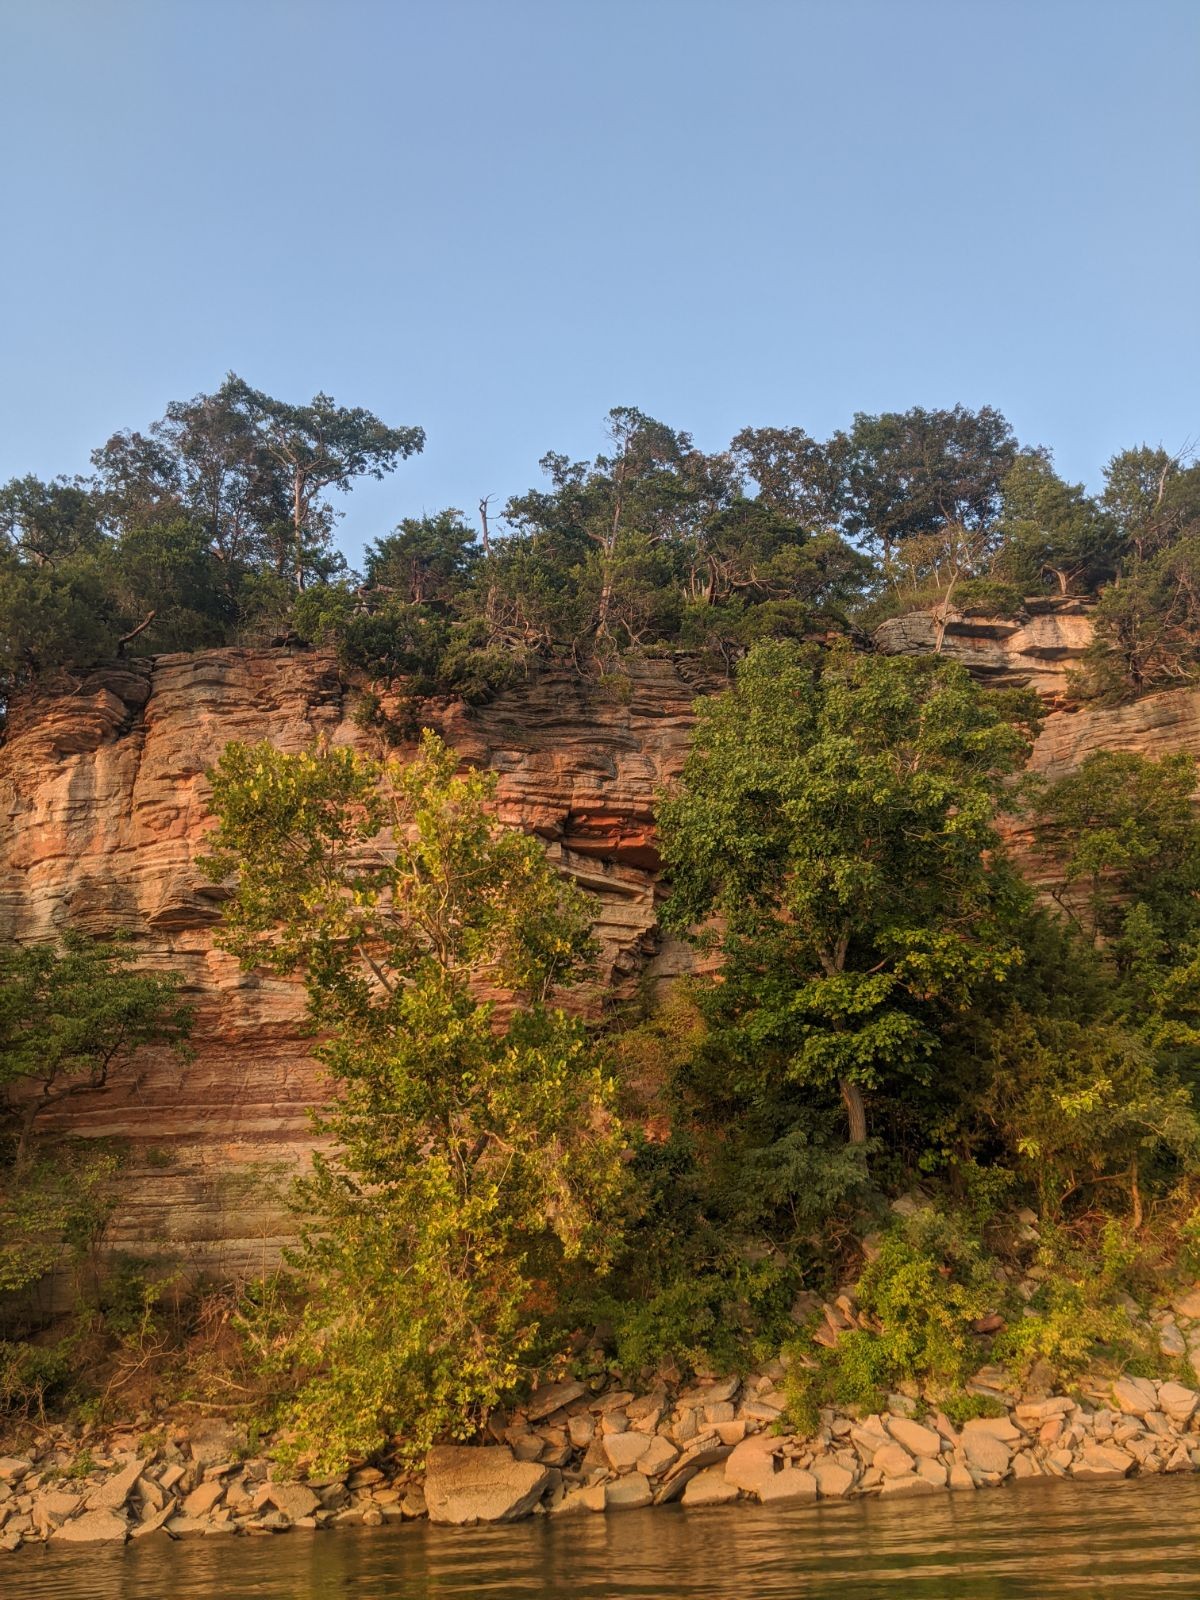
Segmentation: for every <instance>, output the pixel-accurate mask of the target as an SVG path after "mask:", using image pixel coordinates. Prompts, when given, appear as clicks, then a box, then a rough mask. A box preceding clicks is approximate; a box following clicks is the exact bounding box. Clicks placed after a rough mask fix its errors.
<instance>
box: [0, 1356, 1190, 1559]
mask: <svg viewBox="0 0 1200 1600" xmlns="http://www.w3.org/2000/svg"><path fill="white" fill-rule="evenodd" d="M782 1377H783V1369H782V1368H781V1367H780V1366H779V1365H778V1364H777V1363H773V1364H771V1365H770V1366H768V1367H767V1368H766V1369H765V1370H764V1371H763V1372H760V1373H758V1374H757V1375H755V1376H754V1377H752V1378H749V1379H747V1380H746V1381H745V1382H742V1381H741V1380H739V1379H737V1378H725V1379H722V1380H720V1381H712V1382H708V1383H703V1384H697V1385H694V1386H693V1387H691V1388H685V1389H683V1390H680V1391H678V1392H675V1393H669V1392H668V1391H667V1389H666V1388H665V1387H664V1388H658V1389H655V1390H653V1391H651V1392H650V1393H648V1394H640V1395H639V1394H635V1393H634V1392H633V1391H631V1390H627V1389H608V1390H605V1391H603V1392H601V1393H598V1394H596V1393H592V1392H590V1391H589V1390H588V1389H587V1388H586V1387H585V1386H584V1385H583V1384H582V1383H579V1382H575V1381H567V1382H562V1383H555V1384H550V1385H547V1386H545V1387H543V1388H541V1389H538V1390H536V1391H535V1392H534V1394H533V1395H532V1396H531V1398H530V1399H529V1401H528V1402H527V1403H526V1404H525V1405H524V1406H522V1407H521V1408H520V1409H518V1410H514V1411H512V1412H511V1413H509V1414H507V1415H498V1416H496V1417H495V1418H494V1419H493V1421H492V1423H491V1425H490V1433H491V1438H490V1440H489V1441H488V1442H486V1443H485V1444H483V1445H440V1446H438V1447H436V1448H435V1449H434V1450H432V1451H431V1452H430V1455H429V1459H428V1461H427V1463H426V1470H425V1473H424V1474H423V1475H422V1474H419V1473H412V1472H405V1471H400V1470H395V1471H389V1470H386V1469H385V1468H383V1467H376V1466H361V1467H358V1468H356V1469H354V1470H352V1471H350V1472H347V1473H342V1474H338V1475H336V1476H328V1477H322V1478H315V1477H314V1478H309V1479H308V1480H307V1481H306V1482H297V1481H291V1480H283V1479H282V1478H280V1477H279V1476H277V1475H276V1469H275V1468H274V1467H273V1465H272V1463H271V1462H270V1461H269V1460H268V1459H266V1458H265V1457H255V1458H252V1459H235V1457H234V1455H233V1454H232V1453H231V1445H232V1443H233V1436H232V1434H231V1432H230V1430H229V1429H228V1428H225V1427H223V1426H222V1425H221V1424H200V1425H197V1426H193V1427H192V1428H190V1429H180V1430H177V1431H176V1432H175V1433H173V1434H172V1435H170V1436H169V1437H167V1438H164V1439H163V1440H161V1441H160V1442H157V1443H155V1442H153V1441H152V1440H148V1439H146V1438H142V1439H141V1440H138V1439H135V1438H133V1437H127V1438H122V1437H121V1436H116V1437H110V1438H109V1439H108V1440H106V1441H105V1443H106V1448H107V1451H108V1453H107V1454H104V1455H102V1457H101V1458H100V1459H98V1460H96V1459H93V1458H92V1457H91V1454H90V1452H89V1453H88V1454H87V1455H81V1454H78V1453H76V1454H75V1456H74V1457H73V1458H72V1454H71V1451H70V1449H69V1448H68V1447H67V1445H66V1444H65V1443H64V1441H63V1440H62V1439H60V1440H59V1441H58V1442H57V1443H55V1442H54V1441H53V1440H52V1439H47V1440H46V1441H43V1444H42V1446H41V1447H40V1448H39V1449H38V1451H36V1452H31V1453H30V1455H28V1456H6V1457H0V1548H2V1549H6V1550H14V1549H16V1548H18V1546H19V1545H21V1544H22V1543H23V1542H31V1541H35V1540H46V1539H50V1540H54V1541H73V1542H89V1541H102V1540H117V1541H124V1540H125V1539H127V1538H134V1539H137V1538H141V1537H143V1536H144V1535H146V1534H152V1533H158V1532H162V1533H163V1534H164V1535H166V1536H169V1537H174V1538H183V1537H187V1536H190V1535H220V1534H238V1533H244V1534H271V1533H281V1532H284V1531H286V1530H287V1529H290V1528H310V1529H318V1528H323V1527H328V1526H339V1525H344V1524H346V1523H354V1524H359V1525H362V1526H366V1527H377V1526H379V1525H381V1524H383V1523H385V1522H395V1521H402V1520H407V1519H412V1518H417V1517H423V1516H426V1515H428V1516H429V1518H430V1519H431V1520H432V1521H433V1522H438V1523H448V1524H462V1523H469V1522H503V1521H511V1520H513V1519H515V1518H517V1517H523V1516H527V1515H530V1514H532V1513H537V1514H549V1515H555V1516H562V1515H567V1514H570V1513H573V1512H585V1511H591V1512H603V1511H619V1510H626V1509H630V1508H634V1507H638V1506H651V1505H656V1506H660V1505H666V1504H669V1503H671V1502H673V1501H679V1502H681V1503H682V1504H683V1505H684V1506H707V1505H724V1504H726V1503H728V1502H731V1501H734V1500H751V1501H756V1502H759V1503H761V1504H764V1505H777V1504H783V1503H790V1504H799V1503H803V1502H805V1501H809V1502H811V1501H819V1500H843V1499H846V1498H848V1497H861V1496H881V1497H890V1496H893V1495H906V1494H908V1495H911V1494H932V1493H934V1492H935V1491H938V1490H970V1491H973V1490H975V1489H980V1488H987V1487H991V1486H993V1485H998V1484H1001V1483H1004V1482H1006V1481H1008V1480H1011V1479H1030V1478H1072V1479H1075V1480H1077V1481H1086V1480H1093V1479H1110V1478H1124V1477H1128V1476H1131V1475H1133V1474H1137V1473H1170V1472H1191V1471H1193V1470H1194V1469H1195V1468H1197V1467H1200V1393H1197V1391H1196V1390H1195V1389H1192V1388H1188V1387H1185V1386H1184V1385H1182V1384H1179V1383H1174V1382H1159V1381H1156V1380H1150V1379H1145V1378H1132V1377H1124V1378H1120V1379H1117V1380H1116V1381H1115V1382H1106V1383H1104V1384H1103V1385H1099V1386H1094V1387H1092V1388H1090V1389H1089V1388H1088V1387H1087V1386H1085V1388H1084V1389H1083V1390H1081V1391H1080V1392H1079V1393H1078V1395H1077V1396H1075V1397H1072V1396H1068V1395H1049V1394H1043V1395H1041V1396H1037V1395H1033V1394H1027V1395H1024V1396H1018V1395H1016V1394H1012V1393H1007V1392H1006V1391H1005V1389H1004V1383H1005V1377H1004V1374H1003V1373H1001V1372H999V1371H998V1370H995V1369H990V1368H984V1369H982V1370H981V1371H980V1372H979V1373H978V1374H977V1375H976V1378H975V1380H974V1381H973V1382H972V1384H971V1386H970V1387H971V1388H972V1390H973V1391H974V1392H975V1393H976V1394H978V1395H982V1396H987V1397H990V1398H991V1400H992V1401H993V1402H994V1405H993V1406H992V1407H989V1409H994V1410H996V1412H997V1415H994V1416H983V1417H976V1418H973V1419H972V1420H970V1421H967V1422H965V1423H964V1424H963V1425H962V1426H961V1427H957V1426H955V1424H954V1423H953V1422H952V1421H951V1420H950V1419H949V1418H948V1417H946V1416H945V1415H944V1414H942V1413H941V1412H939V1411H937V1410H936V1409H930V1410H928V1411H927V1412H926V1414H924V1415H923V1416H921V1417H918V1416H917V1410H918V1406H917V1402H916V1401H915V1400H914V1399H913V1398H912V1397H911V1396H908V1395H903V1394H895V1395H891V1396H889V1398H888V1405H887V1408H886V1409H885V1410H883V1411H880V1412H878V1413H874V1414H872V1415H870V1416H851V1415H848V1414H844V1413H842V1412H838V1411H833V1410H826V1411H823V1412H822V1413H821V1417H820V1426H819V1427H818V1429H817V1430H816V1432H815V1433H812V1434H806V1435H801V1434H797V1433H794V1432H787V1431H784V1424H783V1420H782V1419H783V1413H784V1404H785V1397H784V1395H783V1393H782V1392H781V1391H780V1389H779V1387H778V1385H779V1382H780V1380H781V1379H782ZM1001 1411H1002V1414H1000V1413H1001ZM85 1468H86V1469H87V1470H86V1471H85V1470H83V1469H85Z"/></svg>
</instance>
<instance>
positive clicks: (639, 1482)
mask: <svg viewBox="0 0 1200 1600" xmlns="http://www.w3.org/2000/svg"><path fill="white" fill-rule="evenodd" d="M603 1487H604V1507H605V1510H607V1511H635V1510H637V1508H638V1507H639V1506H648V1505H649V1504H650V1502H651V1501H652V1500H653V1499H654V1491H653V1490H652V1489H651V1487H650V1480H649V1479H648V1478H647V1477H646V1475H645V1473H644V1472H630V1473H627V1474H626V1475H625V1477H623V1478H617V1479H616V1480H615V1481H614V1482H612V1483H606V1484H605V1485H604V1486H603Z"/></svg>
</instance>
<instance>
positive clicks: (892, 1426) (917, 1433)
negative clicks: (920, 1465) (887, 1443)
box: [887, 1417, 942, 1457]
mask: <svg viewBox="0 0 1200 1600" xmlns="http://www.w3.org/2000/svg"><path fill="white" fill-rule="evenodd" d="M887 1428H888V1432H889V1433H890V1434H891V1436H892V1438H893V1439H895V1441H896V1443H897V1444H902V1445H903V1446H904V1448H905V1449H906V1450H907V1451H908V1452H909V1454H910V1455H914V1456H930V1457H932V1456H936V1455H937V1454H938V1453H939V1451H940V1450H941V1448H942V1440H941V1436H940V1434H937V1433H935V1432H934V1431H933V1429H932V1428H927V1427H925V1426H924V1424H923V1423H920V1422H913V1421H912V1419H911V1418H910V1417H889V1418H888V1424H887Z"/></svg>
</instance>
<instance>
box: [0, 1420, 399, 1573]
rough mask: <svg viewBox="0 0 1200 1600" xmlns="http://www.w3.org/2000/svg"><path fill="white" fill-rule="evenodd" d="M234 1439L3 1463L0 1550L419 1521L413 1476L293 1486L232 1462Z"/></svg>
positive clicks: (211, 1436) (119, 1443) (193, 1434)
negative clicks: (43, 1543)
mask: <svg viewBox="0 0 1200 1600" xmlns="http://www.w3.org/2000/svg"><path fill="white" fill-rule="evenodd" d="M231 1439H232V1434H231V1430H229V1429H228V1428H225V1427H223V1426H222V1425H220V1424H217V1425H215V1426H212V1425H207V1426H206V1425H204V1424H201V1425H200V1426H199V1427H195V1428H192V1429H189V1430H180V1431H179V1432H178V1433H176V1435H175V1436H174V1437H173V1438H172V1439H171V1440H170V1441H169V1442H164V1443H162V1444H155V1443H149V1442H148V1441H147V1440H145V1439H144V1438H143V1439H142V1440H135V1439H132V1438H122V1437H121V1436H120V1435H118V1436H116V1438H115V1439H113V1440H112V1441H110V1442H109V1451H110V1453H102V1454H101V1455H100V1457H99V1458H96V1456H95V1455H94V1453H93V1451H92V1450H91V1449H89V1450H87V1451H86V1452H85V1453H82V1452H80V1453H75V1454H74V1456H73V1457H72V1455H71V1453H70V1452H69V1451H67V1450H64V1449H63V1448H62V1446H61V1444H59V1445H58V1446H56V1445H55V1443H54V1441H53V1440H47V1441H43V1444H42V1447H41V1448H39V1450H38V1451H37V1452H35V1453H34V1454H31V1455H30V1456H3V1457H0V1550H8V1551H11V1550H16V1549H18V1548H19V1547H20V1545H21V1544H23V1543H30V1542H33V1541H46V1540H50V1541H53V1542H55V1543H76V1544H85V1543H101V1542H112V1541H116V1542H118V1543H124V1542H125V1540H126V1539H130V1538H132V1539H139V1538H142V1537H144V1536H145V1535H146V1534H151V1533H159V1532H162V1533H164V1534H165V1535H167V1536H168V1537H171V1538H176V1539H182V1538H187V1537H190V1536H193V1535H207V1534H212V1535H219V1534H237V1533H247V1534H269V1533H283V1532H286V1531H287V1530H288V1529H289V1528H322V1527H327V1526H330V1525H339V1524H346V1523H355V1524H362V1525H365V1526H367V1527H371V1526H378V1525H379V1524H380V1523H383V1522H386V1521H392V1520H399V1519H401V1518H412V1517H423V1516H424V1515H425V1501H424V1497H423V1495H422V1491H421V1484H420V1475H419V1474H411V1473H399V1474H391V1475H389V1474H388V1473H385V1472H383V1471H382V1470H381V1469H380V1468H378V1467H360V1468H358V1469H356V1470H354V1471H351V1472H346V1473H341V1474H339V1475H336V1476H332V1477H325V1478H310V1479H308V1480H307V1481H306V1482H303V1483H302V1482H296V1481H292V1480H289V1479H281V1478H279V1477H278V1476H276V1469H275V1468H274V1467H273V1464H272V1463H271V1462H269V1461H268V1460H266V1459H265V1458H263V1457H257V1458H253V1459H236V1458H234V1457H233V1456H231V1455H230V1453H229V1445H230V1443H231ZM35 1455H36V1459H35ZM85 1469H86V1470H85Z"/></svg>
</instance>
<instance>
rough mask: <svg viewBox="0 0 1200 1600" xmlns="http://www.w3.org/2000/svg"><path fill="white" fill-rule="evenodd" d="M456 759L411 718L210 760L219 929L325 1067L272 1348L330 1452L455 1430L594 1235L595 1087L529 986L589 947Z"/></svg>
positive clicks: (601, 1131) (505, 1377) (416, 1447)
mask: <svg viewBox="0 0 1200 1600" xmlns="http://www.w3.org/2000/svg"><path fill="white" fill-rule="evenodd" d="M456 768H457V757H456V756H455V755H454V753H453V752H452V751H450V750H448V749H447V748H446V747H445V746H444V745H443V744H442V743H441V742H440V741H439V740H438V739H436V738H435V737H434V736H433V735H432V734H430V733H426V734H425V736H424V740H423V743H422V748H421V753H420V755H419V757H418V758H417V759H416V760H415V761H414V762H412V763H411V764H410V765H408V766H404V765H401V764H398V763H390V764H386V765H383V764H379V763H376V762H373V761H367V760H364V759H363V758H361V757H359V756H357V755H355V754H353V753H352V752H350V751H347V750H331V751H327V752H315V753H310V754H307V755H297V756H286V755H282V754H280V753H279V752H278V751H275V750H273V749H272V748H271V747H270V746H269V745H256V746H249V747H248V746H241V745H231V746H229V747H228V748H227V749H226V751H225V753H224V755H223V756H222V758H221V761H220V763H219V765H218V766H217V768H216V769H215V770H214V772H213V774H212V781H213V805H214V809H215V811H216V814H217V818H218V827H217V830H216V833H215V835H214V837H213V844H214V854H213V856H212V858H211V860H210V861H209V863H208V865H209V869H210V871H211V872H212V873H213V874H214V876H216V877H218V878H227V877H228V876H230V875H231V874H234V873H236V874H237V883H236V889H235V892H234V896H233V899H232V900H231V901H230V903H229V910H228V915H227V919H226V923H225V927H224V930H223V932H222V934H221V940H222V943H223V944H224V945H225V946H226V948H228V949H230V950H232V951H233V952H234V953H235V954H236V955H237V956H238V957H239V958H240V959H241V960H242V961H243V962H244V963H246V964H248V965H266V966H269V967H271V968H273V969H274V970H276V971H280V972H285V973H296V974H298V975H300V976H301V977H302V979H303V981H304V984H305V989H306V993H307V996H308V1005H309V1013H310V1016H311V1018H312V1020H313V1022H314V1024H315V1025H316V1026H317V1027H318V1028H320V1029H322V1030H327V1038H326V1042H324V1043H323V1044H322V1045H321V1046H320V1047H319V1054H320V1056H321V1058H322V1060H323V1061H324V1062H325V1063H326V1065H327V1066H328V1068H329V1070H330V1072H331V1073H332V1075H333V1078H334V1079H335V1081H336V1084H337V1087H338V1095H337V1098H336V1100H335V1103H334V1106H333V1109H332V1110H331V1111H329V1112H328V1113H327V1114H326V1115H325V1116H324V1117H323V1118H322V1120H321V1123H320V1126H321V1128H322V1130H323V1132H324V1133H325V1134H326V1135H327V1136H329V1137H330V1138H332V1140H333V1141H334V1143H335V1151H334V1153H333V1155H331V1156H326V1155H324V1154H318V1156H317V1157H316V1164H315V1169H314V1174H313V1177H312V1179H311V1180H310V1181H309V1182H308V1183H307V1184H306V1185H305V1186H304V1190H303V1193H302V1196H301V1200H300V1203H301V1205H302V1207H304V1208H305V1209H306V1210H307V1211H308V1212H309V1214H310V1215H311V1217H312V1218H313V1222H312V1225H311V1226H310V1227H309V1229H308V1231H307V1233H306V1236H305V1244H304V1248H303V1251H302V1253H301V1256H300V1261H301V1263H302V1264H303V1266H304V1268H305V1271H306V1276H307V1281H308V1285H309V1298H308V1301H307V1305H306V1309H305V1312H304V1316H303V1321H302V1324H301V1326H300V1327H299V1329H298V1330H297V1332H296V1335H295V1338H294V1339H293V1341H292V1344H291V1346H290V1349H289V1354H290V1355H291V1357H292V1358H293V1359H294V1360H295V1361H296V1362H297V1363H298V1365H299V1366H300V1368H301V1369H302V1371H303V1372H304V1373H306V1374H307V1376H306V1378H305V1379H304V1381H303V1383H302V1386H301V1388H300V1392H299V1394H298V1397H297V1402H296V1413H297V1420H298V1425H299V1427H300V1430H301V1435H302V1438H303V1440H304V1441H305V1443H306V1444H307V1445H308V1446H310V1447H311V1448H312V1449H314V1450H315V1451H316V1452H317V1453H318V1454H319V1455H320V1456H321V1457H322V1458H323V1459H327V1460H329V1459H345V1457H346V1456H347V1455H350V1454H354V1453H360V1452H367V1451H370V1450H372V1449H374V1448H376V1447H377V1446H378V1445H379V1444H380V1443H381V1441H382V1439H383V1438H384V1437H385V1436H386V1435H388V1434H392V1433H395V1434H398V1435H399V1440H400V1443H401V1445H402V1447H403V1448H404V1449H406V1450H407V1451H409V1452H410V1453H412V1454H417V1453H419V1452H420V1451H422V1450H423V1449H424V1448H425V1447H426V1446H427V1445H428V1444H429V1443H430V1441H431V1440H432V1439H433V1438H434V1437H436V1436H438V1435H439V1434H442V1433H446V1432H450V1433H455V1434H459V1435H464V1434H468V1433H470V1432H471V1431H472V1430H473V1429H474V1428H475V1427H477V1426H478V1424H479V1422H480V1420H481V1419H482V1418H483V1417H484V1416H485V1415H486V1413H487V1411H488V1410H489V1409H490V1407H491V1406H493V1405H494V1404H495V1403H496V1401H497V1400H498V1399H499V1397H500V1396H501V1395H502V1394H503V1393H504V1392H505V1391H506V1390H508V1389H510V1388H511V1387H512V1386H513V1385H514V1384H515V1383H516V1382H517V1381H519V1379H520V1377H521V1376H522V1373H523V1372H524V1371H525V1370H526V1364H527V1363H528V1361H529V1359H530V1355H531V1352H532V1351H533V1349H534V1347H535V1342H536V1340H537V1337H538V1331H539V1323H541V1322H542V1321H544V1320H545V1317H546V1315H547V1313H549V1312H551V1311H552V1309H553V1304H554V1284H555V1281H556V1279H557V1278H558V1277H559V1276H560V1275H561V1274H562V1273H563V1272H564V1271H566V1270H569V1264H570V1263H571V1262H575V1261H588V1262H591V1263H593V1264H594V1265H596V1266H603V1264H604V1263H605V1261H606V1260H607V1259H608V1257H609V1254H610V1252H611V1250H612V1248H613V1245H614V1242H615V1241H614V1237H613V1230H612V1228H611V1225H610V1212H611V1207H612V1201H613V1199H614V1197H615V1195H616V1193H617V1190H618V1187H619V1183H620V1131H619V1127H618V1125H617V1123H616V1121H615V1119H614V1117H613V1115H612V1112H611V1110H610V1108H609V1097H610V1090H609V1086H608V1084H607V1082H606V1080H605V1079H604V1077H603V1075H602V1073H601V1072H600V1070H599V1069H598V1067H597V1065H596V1062H595V1060H594V1057H593V1053H592V1050H591V1049H590V1047H589V1043H588V1039H587V1036H586V1033H585V1031H584V1030H583V1028H582V1026H581V1024H580V1023H578V1022H577V1021H572V1020H571V1019H569V1018H568V1017H567V1016H565V1015H564V1013H563V1012H562V1011H561V1010H559V1009H557V1008H556V1007H554V1006H553V1005H552V1004H551V1003H550V1002H551V999H552V997H553V995H554V993H555V991H556V989H557V988H558V987H559V986H560V985H561V984H564V983H567V982H569V981H571V980H572V979H573V978H574V977H576V976H577V975H578V973H579V972H580V969H581V963H583V961H584V960H585V958H586V955H587V953H588V950H589V938H588V921H589V918H588V909H587V904H586V901H585V899H584V897H583V896H582V895H581V894H580V892H579V891H578V890H576V889H575V888H574V887H573V886H571V885H569V884H568V883H566V882H565V881H564V880H563V879H561V878H559V877H558V876H557V875H556V874H555V873H554V872H553V870H552V869H551V867H550V866H549V864H548V862H547V860H546V857H545V854H544V851H543V850H542V847H541V846H540V845H539V844H538V843H537V842H536V841H535V840H533V839H531V838H528V837H526V836H525V835H523V834H519V833H515V832H511V831H505V830H501V829H499V828H498V827H497V826H496V824H495V823H494V821H493V819H492V817H491V815H490V809H489V808H490V805H491V802H492V798H493V796H494V793H495V779H494V777H493V776H491V775H489V774H484V773H479V772H471V773H467V774H465V775H462V776H459V775H458V774H457V771H456ZM481 985H483V986H486V989H487V990H489V991H491V992H495V991H496V990H501V991H505V992H507V993H509V994H511V995H513V996H514V997H515V1000H514V1002H512V1003H506V1004H505V1005H503V1006H500V1005H497V1004H496V1003H495V1002H494V1001H492V1000H490V999H484V998H481V994H482V992H483V991H482V990H481V987H480V986H481Z"/></svg>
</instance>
